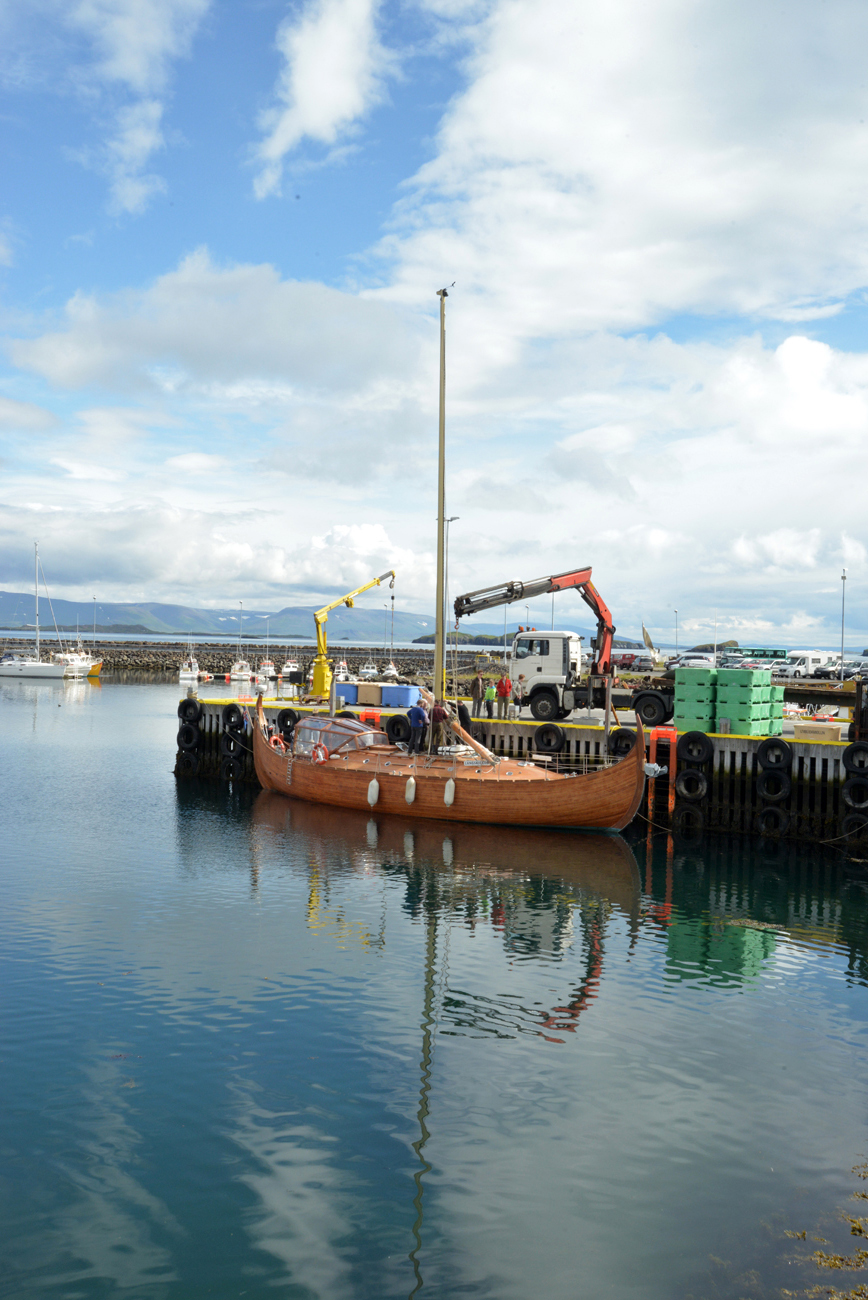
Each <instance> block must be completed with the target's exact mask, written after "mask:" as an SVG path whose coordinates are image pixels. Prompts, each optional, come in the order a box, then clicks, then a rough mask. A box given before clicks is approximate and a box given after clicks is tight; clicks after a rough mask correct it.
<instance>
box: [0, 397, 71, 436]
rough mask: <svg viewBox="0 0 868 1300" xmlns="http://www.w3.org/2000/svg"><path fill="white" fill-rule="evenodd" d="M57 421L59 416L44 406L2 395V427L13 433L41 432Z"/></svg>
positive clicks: (0, 424) (0, 427) (0, 399)
mask: <svg viewBox="0 0 868 1300" xmlns="http://www.w3.org/2000/svg"><path fill="white" fill-rule="evenodd" d="M56 423H57V417H56V416H55V415H54V414H53V413H52V412H51V411H47V410H46V409H45V407H44V406H36V405H35V404H34V403H33V402H16V401H13V399H12V398H11V397H0V429H8V430H10V431H12V432H13V433H17V432H24V433H39V432H41V431H42V430H44V429H50V428H51V427H52V425H54V424H56Z"/></svg>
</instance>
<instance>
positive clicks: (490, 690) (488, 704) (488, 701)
mask: <svg viewBox="0 0 868 1300" xmlns="http://www.w3.org/2000/svg"><path fill="white" fill-rule="evenodd" d="M496 699H497V691H496V690H495V689H494V686H493V684H492V683H491V682H489V683H488V685H487V686H486V688H485V712H486V713H487V714H488V716H489V718H493V717H494V701H495V700H496Z"/></svg>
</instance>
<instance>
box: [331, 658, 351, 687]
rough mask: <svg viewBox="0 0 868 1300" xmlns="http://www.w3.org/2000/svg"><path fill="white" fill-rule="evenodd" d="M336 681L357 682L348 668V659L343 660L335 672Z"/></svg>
mask: <svg viewBox="0 0 868 1300" xmlns="http://www.w3.org/2000/svg"><path fill="white" fill-rule="evenodd" d="M334 679H335V681H336V682H354V681H355V680H356V679H355V677H351V676H350V670H349V668H348V667H347V661H346V659H341V661H340V663H339V664H338V666H337V668H336V669H335V671H334Z"/></svg>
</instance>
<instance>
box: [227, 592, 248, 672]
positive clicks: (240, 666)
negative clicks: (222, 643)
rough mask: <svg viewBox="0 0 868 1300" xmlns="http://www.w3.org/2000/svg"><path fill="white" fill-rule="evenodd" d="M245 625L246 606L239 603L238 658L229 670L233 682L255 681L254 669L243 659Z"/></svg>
mask: <svg viewBox="0 0 868 1300" xmlns="http://www.w3.org/2000/svg"><path fill="white" fill-rule="evenodd" d="M243 623H244V605H243V602H242V601H240V600H239V602H238V658H237V659H236V660H235V663H234V664H233V665H232V667H231V668H230V669H229V678H230V680H231V681H233V682H250V681H252V680H253V669H252V668H251V667H250V664H249V662H248V661H247V660H246V659H242V658H241V628H242V625H243Z"/></svg>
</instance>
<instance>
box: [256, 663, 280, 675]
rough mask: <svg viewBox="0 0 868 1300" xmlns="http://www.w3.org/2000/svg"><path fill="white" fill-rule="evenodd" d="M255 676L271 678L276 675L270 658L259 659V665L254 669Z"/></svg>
mask: <svg viewBox="0 0 868 1300" xmlns="http://www.w3.org/2000/svg"><path fill="white" fill-rule="evenodd" d="M256 676H257V677H265V678H272V677H276V676H277V669H276V668H275V666H274V662H273V661H272V660H271V659H260V661H259V667H258V668H257V670H256Z"/></svg>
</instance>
